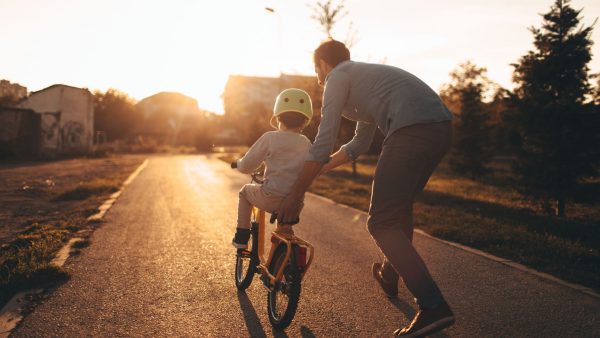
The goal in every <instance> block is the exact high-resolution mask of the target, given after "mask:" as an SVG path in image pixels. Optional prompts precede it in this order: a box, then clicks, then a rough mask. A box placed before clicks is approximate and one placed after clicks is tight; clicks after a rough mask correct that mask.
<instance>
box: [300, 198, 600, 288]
mask: <svg viewBox="0 0 600 338" xmlns="http://www.w3.org/2000/svg"><path fill="white" fill-rule="evenodd" d="M307 194H309V195H311V196H313V197H316V198H317V199H320V200H323V201H325V202H328V203H330V204H334V205H337V206H342V207H345V208H348V209H352V210H354V211H356V212H359V213H361V214H364V215H368V213H367V212H365V211H362V210H360V209H356V208H354V207H351V206H349V205H346V204H343V203H339V202H336V201H334V200H332V199H330V198H327V197H324V196H321V195H317V194H315V193H312V192H307ZM415 232H416V233H417V234H419V235H421V236H424V237H427V238H430V239H432V240H435V241H438V242H441V243H444V244H446V245H449V246H453V247H455V248H458V249H461V250H463V251H466V252H469V253H472V254H474V255H477V256H480V257H483V258H486V259H488V260H491V261H494V262H497V263H500V264H504V265H506V266H509V267H511V268H513V269H517V270H519V271H523V272H526V273H529V274H531V275H534V276H536V277H538V278H541V279H544V280H549V281H551V282H554V283H556V284H559V285H562V286H565V287H568V288H569V289H572V290H575V291H578V292H581V293H583V294H586V295H588V296H591V297H594V298H597V299H600V294H599V293H597V292H596V291H594V290H592V289H591V288H588V287H586V286H583V285H580V284H576V283H571V282H567V281H565V280H562V279H560V278H558V277H556V276H553V275H551V274H548V273H546V272H541V271H538V270H535V269H532V268H529V267H527V266H525V265H523V264H520V263H517V262H514V261H511V260H510V259H507V258H502V257H498V256H494V255H492V254H489V253H487V252H484V251H481V250H478V249H475V248H471V247H468V246H466V245H463V244H459V243H456V242H451V241H447V240H445V239H441V238H438V237H435V236H433V235H430V234H428V233H427V232H425V231H423V230H421V229H415Z"/></svg>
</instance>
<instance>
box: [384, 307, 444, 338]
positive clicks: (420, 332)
mask: <svg viewBox="0 0 600 338" xmlns="http://www.w3.org/2000/svg"><path fill="white" fill-rule="evenodd" d="M452 324H454V313H452V310H450V306H448V303H446V302H442V304H440V305H438V306H437V307H435V308H433V309H422V310H419V312H417V314H416V316H415V318H414V319H413V321H412V323H410V325H408V326H407V327H405V328H403V329H398V330H396V331H394V335H395V336H398V337H405V338H408V337H425V336H427V335H430V334H432V333H434V332H438V331H440V330H443V329H445V328H447V327H449V326H451V325H452Z"/></svg>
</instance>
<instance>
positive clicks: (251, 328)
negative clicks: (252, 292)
mask: <svg viewBox="0 0 600 338" xmlns="http://www.w3.org/2000/svg"><path fill="white" fill-rule="evenodd" d="M237 297H238V301H239V302H240V309H242V313H243V314H244V321H245V322H246V327H247V328H248V333H249V334H250V336H251V337H267V334H266V333H265V330H264V329H263V327H262V325H261V324H260V320H259V319H258V316H257V315H256V310H254V306H253V305H252V302H251V301H250V299H249V298H248V296H247V295H246V294H245V293H244V292H241V291H239V292H238V293H237ZM285 337H287V336H285Z"/></svg>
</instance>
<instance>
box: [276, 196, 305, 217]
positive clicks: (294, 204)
mask: <svg viewBox="0 0 600 338" xmlns="http://www.w3.org/2000/svg"><path fill="white" fill-rule="evenodd" d="M301 209H302V199H301V198H300V199H298V198H295V197H293V196H291V195H288V196H287V197H285V198H284V199H283V201H282V202H281V206H280V207H279V211H278V212H277V222H278V223H280V224H291V223H294V222H295V221H297V220H298V218H299V217H300V210H301Z"/></svg>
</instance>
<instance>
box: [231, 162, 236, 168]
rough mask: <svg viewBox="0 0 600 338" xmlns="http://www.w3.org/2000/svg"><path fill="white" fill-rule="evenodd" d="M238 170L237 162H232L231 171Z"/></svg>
mask: <svg viewBox="0 0 600 338" xmlns="http://www.w3.org/2000/svg"><path fill="white" fill-rule="evenodd" d="M235 168H237V161H234V162H231V169H235Z"/></svg>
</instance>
